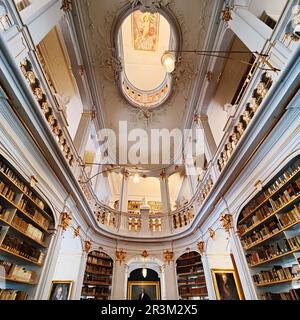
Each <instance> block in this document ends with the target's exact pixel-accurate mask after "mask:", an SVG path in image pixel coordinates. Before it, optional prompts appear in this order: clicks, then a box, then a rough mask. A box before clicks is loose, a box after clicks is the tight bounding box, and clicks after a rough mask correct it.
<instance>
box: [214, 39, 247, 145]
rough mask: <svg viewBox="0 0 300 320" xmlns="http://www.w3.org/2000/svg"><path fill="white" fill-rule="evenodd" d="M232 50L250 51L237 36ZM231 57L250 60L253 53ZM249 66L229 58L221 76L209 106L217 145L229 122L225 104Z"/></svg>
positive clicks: (229, 99)
mask: <svg viewBox="0 0 300 320" xmlns="http://www.w3.org/2000/svg"><path fill="white" fill-rule="evenodd" d="M230 50H231V51H249V50H248V49H247V47H246V46H245V45H244V44H243V43H242V42H241V41H240V40H239V39H238V38H237V37H235V38H234V40H233V43H232V48H231V49H230ZM230 57H232V58H234V59H240V60H245V61H249V60H250V58H251V53H249V54H241V55H240V54H231V55H230ZM247 68H248V67H247V65H245V64H242V63H240V62H238V61H232V60H228V61H227V63H226V65H225V67H224V70H223V72H222V75H221V77H220V82H219V86H218V88H217V91H216V94H215V96H214V98H213V99H212V102H211V104H210V106H209V108H208V120H209V124H210V127H211V129H212V132H213V135H214V138H215V141H216V144H217V145H218V144H219V143H220V141H221V140H222V137H223V134H224V127H225V124H226V122H227V112H225V111H224V109H223V107H224V105H225V104H227V103H231V101H232V99H233V97H234V95H235V92H236V90H237V88H238V86H239V84H240V81H241V79H242V76H243V75H244V73H245V72H246V70H247ZM215 76H219V75H215Z"/></svg>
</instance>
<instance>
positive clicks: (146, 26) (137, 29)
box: [131, 10, 160, 51]
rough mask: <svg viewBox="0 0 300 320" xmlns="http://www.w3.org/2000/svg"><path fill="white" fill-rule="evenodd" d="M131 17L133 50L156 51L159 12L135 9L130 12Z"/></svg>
mask: <svg viewBox="0 0 300 320" xmlns="http://www.w3.org/2000/svg"><path fill="white" fill-rule="evenodd" d="M131 19H132V31H131V34H132V42H133V48H134V50H141V51H156V50H157V48H158V41H159V23H160V20H159V14H158V13H150V12H141V11H139V10H137V11H134V12H133V13H132V18H131Z"/></svg>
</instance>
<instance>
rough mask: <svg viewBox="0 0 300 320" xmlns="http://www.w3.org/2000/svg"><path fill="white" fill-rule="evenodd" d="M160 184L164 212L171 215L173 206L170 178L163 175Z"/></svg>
mask: <svg viewBox="0 0 300 320" xmlns="http://www.w3.org/2000/svg"><path fill="white" fill-rule="evenodd" d="M159 182H160V192H161V201H162V204H163V210H164V213H169V212H170V211H171V204H170V194H169V182H168V178H167V177H166V176H165V175H163V176H161V177H160V178H159Z"/></svg>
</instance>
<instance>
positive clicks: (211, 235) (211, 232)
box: [208, 228, 216, 239]
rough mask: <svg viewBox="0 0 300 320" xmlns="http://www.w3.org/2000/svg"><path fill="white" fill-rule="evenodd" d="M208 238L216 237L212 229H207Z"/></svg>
mask: <svg viewBox="0 0 300 320" xmlns="http://www.w3.org/2000/svg"><path fill="white" fill-rule="evenodd" d="M208 233H209V236H210V237H211V238H212V239H213V238H214V237H215V235H216V232H215V231H214V230H213V229H212V228H208Z"/></svg>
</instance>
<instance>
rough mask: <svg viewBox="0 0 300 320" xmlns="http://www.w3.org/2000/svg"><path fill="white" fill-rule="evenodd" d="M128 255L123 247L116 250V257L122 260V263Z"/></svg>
mask: <svg viewBox="0 0 300 320" xmlns="http://www.w3.org/2000/svg"><path fill="white" fill-rule="evenodd" d="M126 256H127V253H126V252H125V251H124V250H123V249H121V250H117V251H116V259H117V261H119V262H120V264H122V262H124V261H125V259H126Z"/></svg>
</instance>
